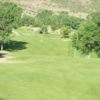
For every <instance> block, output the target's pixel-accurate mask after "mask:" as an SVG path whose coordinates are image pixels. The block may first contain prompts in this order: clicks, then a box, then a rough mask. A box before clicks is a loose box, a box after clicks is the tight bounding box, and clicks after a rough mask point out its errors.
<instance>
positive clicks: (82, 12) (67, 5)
mask: <svg viewBox="0 0 100 100" xmlns="http://www.w3.org/2000/svg"><path fill="white" fill-rule="evenodd" d="M5 1H6V0H5ZM10 1H13V2H16V3H18V4H20V5H21V6H22V7H23V9H24V14H27V15H32V16H34V15H36V14H37V12H38V11H40V10H51V11H52V12H54V13H59V12H62V11H65V12H68V13H69V14H70V15H74V16H78V17H81V18H86V16H87V14H88V13H91V12H95V11H100V0H10Z"/></svg>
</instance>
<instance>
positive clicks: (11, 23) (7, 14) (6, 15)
mask: <svg viewBox="0 0 100 100" xmlns="http://www.w3.org/2000/svg"><path fill="white" fill-rule="evenodd" d="M21 13H22V9H21V8H20V7H18V6H17V5H16V4H14V3H8V2H4V3H1V2H0V45H1V50H2V49H3V44H4V43H6V42H7V41H8V40H9V36H10V34H11V33H12V28H16V27H18V23H19V19H20V18H21Z"/></svg>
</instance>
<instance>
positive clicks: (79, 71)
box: [0, 33, 100, 100]
mask: <svg viewBox="0 0 100 100" xmlns="http://www.w3.org/2000/svg"><path fill="white" fill-rule="evenodd" d="M25 34H26V33H25ZM13 40H16V41H24V42H27V44H26V45H25V46H26V49H22V50H16V49H15V50H14V51H12V52H11V53H10V55H12V56H14V57H15V58H13V59H12V62H10V63H0V100H100V80H99V79H100V60H99V59H95V58H90V59H87V58H82V57H77V56H75V57H72V56H73V54H72V47H71V46H70V45H69V44H70V41H69V42H67V41H64V40H63V39H60V38H58V37H53V36H51V35H38V34H37V35H34V34H33V35H27V34H26V35H21V36H16V37H15V38H14V39H13ZM18 47H19V46H18Z"/></svg>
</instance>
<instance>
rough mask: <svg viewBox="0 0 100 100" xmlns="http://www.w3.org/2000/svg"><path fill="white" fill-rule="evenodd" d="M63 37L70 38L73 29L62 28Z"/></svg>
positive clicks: (68, 27)
mask: <svg viewBox="0 0 100 100" xmlns="http://www.w3.org/2000/svg"><path fill="white" fill-rule="evenodd" d="M60 33H61V37H62V38H69V33H71V27H70V26H63V27H62V28H61V31H60Z"/></svg>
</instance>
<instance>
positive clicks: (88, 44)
mask: <svg viewBox="0 0 100 100" xmlns="http://www.w3.org/2000/svg"><path fill="white" fill-rule="evenodd" d="M73 45H74V47H76V48H77V49H79V50H81V51H82V52H83V53H85V54H89V53H91V52H92V51H95V52H96V53H97V54H98V56H99V55H100V28H99V27H98V26H97V24H95V23H94V22H93V21H86V22H84V23H83V24H81V26H80V27H79V29H78V31H77V33H76V34H75V35H74V37H73Z"/></svg>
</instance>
